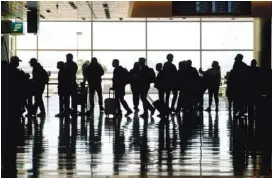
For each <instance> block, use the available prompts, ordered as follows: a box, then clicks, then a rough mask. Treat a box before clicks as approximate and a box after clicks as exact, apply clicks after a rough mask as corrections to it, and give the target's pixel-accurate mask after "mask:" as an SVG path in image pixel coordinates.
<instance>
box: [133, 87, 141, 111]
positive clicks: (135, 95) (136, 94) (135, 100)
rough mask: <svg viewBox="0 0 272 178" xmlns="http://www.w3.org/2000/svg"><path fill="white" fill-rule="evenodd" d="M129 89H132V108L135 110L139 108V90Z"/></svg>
mask: <svg viewBox="0 0 272 178" xmlns="http://www.w3.org/2000/svg"><path fill="white" fill-rule="evenodd" d="M131 91H132V98H133V105H134V110H135V111H137V110H139V109H138V106H139V99H140V94H139V92H137V91H135V90H131Z"/></svg>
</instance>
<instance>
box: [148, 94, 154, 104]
mask: <svg viewBox="0 0 272 178" xmlns="http://www.w3.org/2000/svg"><path fill="white" fill-rule="evenodd" d="M147 99H149V100H150V101H151V103H153V102H154V101H153V99H152V98H151V96H150V95H147Z"/></svg>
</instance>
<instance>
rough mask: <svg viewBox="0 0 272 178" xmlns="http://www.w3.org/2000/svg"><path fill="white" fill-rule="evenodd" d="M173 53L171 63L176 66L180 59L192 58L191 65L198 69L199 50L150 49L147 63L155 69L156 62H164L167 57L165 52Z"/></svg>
mask: <svg viewBox="0 0 272 178" xmlns="http://www.w3.org/2000/svg"><path fill="white" fill-rule="evenodd" d="M169 53H171V54H173V55H174V60H173V64H175V65H176V67H177V68H178V64H179V62H180V61H184V60H192V65H193V67H196V68H197V69H199V67H200V52H199V51H150V52H148V53H147V64H148V66H149V67H152V68H154V69H155V67H156V64H157V63H162V64H164V63H165V62H166V61H167V59H166V55H167V54H169Z"/></svg>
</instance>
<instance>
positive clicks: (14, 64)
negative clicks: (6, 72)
mask: <svg viewBox="0 0 272 178" xmlns="http://www.w3.org/2000/svg"><path fill="white" fill-rule="evenodd" d="M19 62H22V61H21V60H20V59H19V57H18V56H12V57H11V58H10V65H11V66H12V67H15V68H17V67H19Z"/></svg>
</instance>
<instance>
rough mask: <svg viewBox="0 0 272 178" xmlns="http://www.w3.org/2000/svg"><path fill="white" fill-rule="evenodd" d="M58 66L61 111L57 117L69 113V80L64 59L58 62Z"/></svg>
mask: <svg viewBox="0 0 272 178" xmlns="http://www.w3.org/2000/svg"><path fill="white" fill-rule="evenodd" d="M57 68H58V69H59V72H58V95H59V113H58V114H56V117H62V116H64V115H67V114H68V113H65V102H64V101H65V99H64V98H65V95H67V94H66V90H67V88H66V87H67V80H66V66H65V63H64V62H62V61H59V62H58V63H57Z"/></svg>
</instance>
